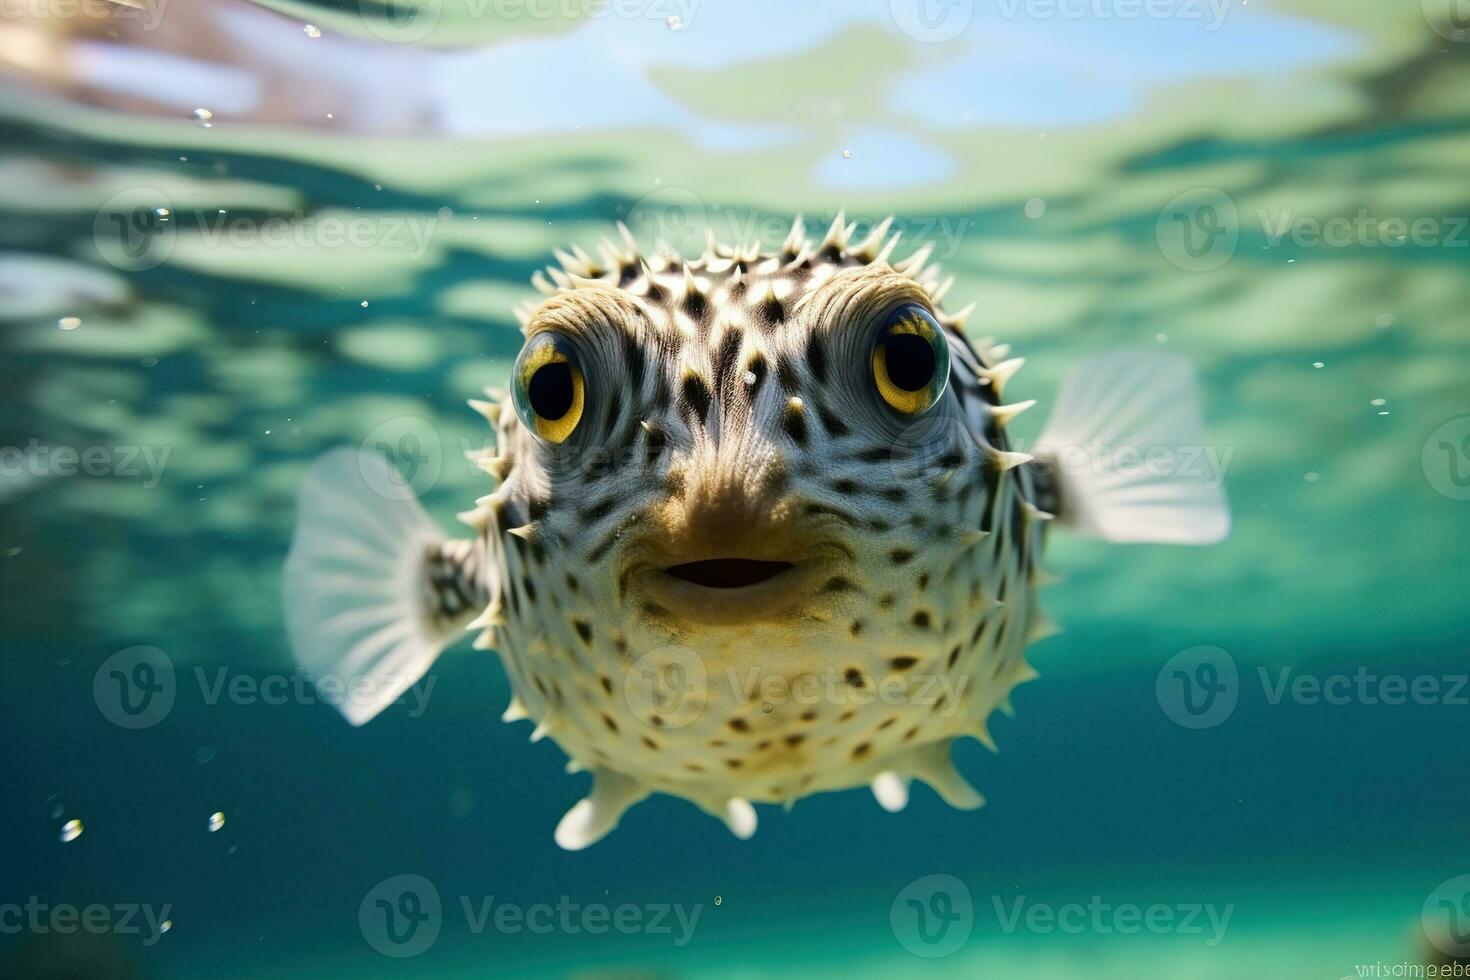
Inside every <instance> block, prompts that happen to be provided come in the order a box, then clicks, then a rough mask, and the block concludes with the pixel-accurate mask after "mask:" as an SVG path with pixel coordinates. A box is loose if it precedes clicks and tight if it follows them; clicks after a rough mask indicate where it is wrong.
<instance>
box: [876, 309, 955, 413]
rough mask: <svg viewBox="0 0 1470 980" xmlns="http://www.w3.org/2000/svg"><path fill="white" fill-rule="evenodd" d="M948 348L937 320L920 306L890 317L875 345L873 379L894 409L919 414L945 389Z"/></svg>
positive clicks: (937, 398)
mask: <svg viewBox="0 0 1470 980" xmlns="http://www.w3.org/2000/svg"><path fill="white" fill-rule="evenodd" d="M948 374H949V365H948V348H947V346H946V345H945V342H944V339H943V338H942V337H941V336H940V334H939V330H938V328H937V327H936V325H935V324H934V321H933V320H931V319H930V318H929V316H928V315H927V314H925V313H924V312H923V311H922V310H920V309H919V308H917V307H913V306H910V307H906V308H904V309H902V310H900V311H898V313H897V314H896V315H895V316H894V317H893V318H892V319H891V320H890V322H889V323H888V325H887V326H886V327H884V328H883V332H882V333H881V334H880V335H879V337H878V342H877V344H875V345H874V346H873V381H874V382H875V383H876V384H877V386H878V394H879V395H881V396H882V398H883V400H884V401H885V402H887V403H888V406H889V407H890V408H892V409H894V410H895V411H898V412H902V413H903V414H905V415H918V414H919V413H921V412H925V411H928V410H929V408H931V407H932V406H933V405H934V403H935V402H936V401H938V400H939V396H940V395H941V394H943V393H944V387H945V382H946V380H947V378H948Z"/></svg>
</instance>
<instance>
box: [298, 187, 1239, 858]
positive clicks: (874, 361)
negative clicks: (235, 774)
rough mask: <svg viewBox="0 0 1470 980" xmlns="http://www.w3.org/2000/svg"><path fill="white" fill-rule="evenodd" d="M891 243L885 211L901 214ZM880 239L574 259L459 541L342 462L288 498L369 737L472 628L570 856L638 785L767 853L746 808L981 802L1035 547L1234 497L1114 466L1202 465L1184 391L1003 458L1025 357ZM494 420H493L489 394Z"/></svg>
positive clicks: (1130, 531) (316, 664) (312, 649)
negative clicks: (297, 497)
mask: <svg viewBox="0 0 1470 980" xmlns="http://www.w3.org/2000/svg"><path fill="white" fill-rule="evenodd" d="M890 221H891V219H890ZM890 221H885V222H883V223H881V224H879V225H877V226H876V227H875V228H873V230H872V232H871V234H869V235H867V236H866V237H864V238H863V240H861V241H853V237H854V232H855V227H852V226H849V225H848V224H847V223H846V222H845V221H844V219H843V218H842V217H841V216H839V217H838V219H837V220H836V221H835V222H834V223H833V224H832V226H831V230H830V231H828V233H827V234H826V236H825V237H824V238H823V239H822V240H821V241H819V242H816V243H815V244H813V243H811V242H809V241H808V240H807V238H806V237H805V235H804V233H803V225H802V222H801V219H800V218H798V219H797V221H796V223H795V225H794V226H793V228H792V233H791V235H790V236H789V238H788V239H787V240H786V242H785V243H784V245H783V246H782V247H781V248H780V249H778V250H776V251H774V252H766V251H761V250H760V249H759V248H758V247H756V248H740V247H734V248H732V247H727V246H721V245H716V244H714V243H713V242H711V244H710V246H709V247H708V248H707V249H706V251H705V252H704V254H703V255H701V256H700V257H698V258H694V259H690V260H684V259H681V258H680V257H679V256H678V255H676V254H674V253H673V252H672V250H670V249H668V248H667V247H666V246H660V248H659V250H658V251H657V253H656V254H654V255H651V256H649V257H647V258H645V257H643V256H641V255H640V254H639V251H638V248H637V246H636V244H635V242H634V240H633V237H632V236H631V235H630V234H629V233H628V232H627V229H626V228H623V227H621V226H620V230H621V232H622V238H623V245H622V246H616V245H612V244H609V243H604V246H603V250H602V251H603V258H602V260H601V261H598V260H596V259H593V258H591V257H589V256H588V255H586V254H585V253H584V252H582V251H581V250H578V249H575V248H574V249H573V251H572V254H566V253H563V252H557V258H558V260H559V262H560V267H559V268H558V267H552V268H549V269H548V270H547V271H546V274H545V275H542V274H539V273H538V274H537V276H535V277H534V279H533V282H534V284H535V285H536V286H537V287H538V289H539V290H540V291H541V292H542V293H543V294H545V299H544V300H543V301H542V302H541V304H540V305H539V306H536V307H535V308H534V309H528V310H526V311H523V316H522V319H523V321H524V333H525V338H526V339H525V344H524V347H523V348H522V350H521V352H520V355H519V357H518V358H517V360H516V362H515V366H514V368H513V377H512V378H511V379H510V381H511V394H510V397H509V402H510V405H511V407H512V410H510V411H505V410H503V406H504V405H505V400H504V399H500V400H494V401H490V402H478V401H472V402H471V403H470V404H471V405H472V406H473V407H474V408H475V409H477V410H478V411H479V412H480V413H481V414H482V415H484V416H485V418H486V419H488V420H489V422H490V424H491V426H492V427H493V429H494V434H495V446H496V449H495V450H492V451H490V452H487V453H484V454H472V455H474V457H475V459H476V461H477V462H478V463H479V464H480V467H481V468H482V469H483V470H484V471H485V472H486V473H488V474H489V475H491V476H493V477H494V478H495V479H496V480H497V481H499V487H498V489H496V490H495V492H493V493H490V494H488V495H486V496H483V497H481V498H480V499H479V500H478V501H476V506H475V508H474V509H473V510H470V511H468V512H467V513H464V514H461V515H460V517H461V519H462V520H463V521H464V522H465V523H466V524H468V525H469V527H470V528H472V529H473V531H474V536H473V537H470V538H465V539H456V540H445V538H444V537H443V535H442V534H441V533H440V532H439V531H438V530H436V529H435V527H434V526H433V524H432V523H431V522H430V521H429V518H428V517H427V515H426V514H425V513H424V511H423V509H422V508H421V507H420V505H419V504H418V503H417V501H416V500H413V499H412V498H411V496H410V497H409V499H390V498H392V497H394V496H395V494H392V493H385V492H383V488H385V487H389V486H393V485H396V484H390V482H389V480H388V477H389V476H390V475H392V474H391V472H390V470H389V466H390V464H389V463H388V461H387V460H385V459H383V458H382V457H381V456H377V455H374V454H370V453H360V452H356V451H348V450H336V451H332V452H330V453H328V454H327V455H326V456H324V457H323V458H322V459H321V460H319V461H318V462H317V463H316V464H315V465H314V467H313V469H312V471H311V472H310V474H309V476H308V478H307V482H306V484H305V487H304V489H303V491H302V499H301V507H300V513H299V519H298V525H297V533H296V538H295V542H294V544H293V547H292V551H291V555H290V557H289V559H288V561H287V565H286V574H285V580H284V590H285V600H286V620H287V626H288V631H289V633H290V638H291V642H292V646H293V648H294V651H295V654H296V656H297V659H298V661H299V662H300V664H301V665H302V667H303V669H304V670H305V671H307V672H308V673H311V674H314V675H316V676H317V677H318V678H319V679H320V678H321V677H323V676H331V677H333V678H335V679H336V680H337V681H338V682H345V683H348V684H355V685H358V686H357V687H356V688H355V689H356V690H358V691H360V692H363V691H365V692H367V693H366V695H364V696H359V697H355V698H350V699H347V700H346V702H345V703H343V705H342V711H343V713H344V714H345V715H346V716H347V718H348V720H349V721H351V722H352V723H353V724H361V723H363V722H365V721H367V720H368V719H370V718H371V717H373V716H374V715H375V714H377V713H378V712H379V711H381V710H382V709H383V708H384V707H385V706H387V705H388V704H390V703H392V702H393V701H394V700H395V699H397V698H398V697H399V696H400V695H401V694H402V693H403V692H404V691H405V690H407V689H408V688H409V687H410V686H411V685H413V684H414V683H416V682H417V681H418V680H419V679H420V678H421V677H422V676H423V674H424V673H425V672H426V671H427V670H428V669H429V667H430V665H431V664H432V663H433V661H434V660H435V658H436V657H437V656H438V654H439V653H440V651H441V650H442V649H443V648H444V647H445V646H447V645H448V644H450V643H451V642H452V641H453V640H454V639H455V637H457V636H459V635H461V634H462V633H464V632H465V631H466V630H469V631H470V632H472V633H474V634H475V635H476V639H475V643H474V645H475V646H476V647H477V648H481V649H494V650H495V651H496V652H498V653H499V655H500V658H501V661H502V663H503V664H504V667H505V671H506V673H507V675H508V676H509V679H510V683H511V686H512V689H513V692H514V693H513V696H512V699H511V702H510V706H509V708H508V709H507V710H506V711H505V713H504V716H503V717H504V719H505V720H507V721H515V720H520V719H529V720H531V721H533V722H534V723H535V731H534V733H533V735H532V738H533V739H539V738H542V737H543V736H549V737H551V738H552V739H554V740H555V741H556V742H557V744H558V745H560V746H561V748H562V749H563V750H565V752H566V753H567V755H568V756H569V762H568V766H567V768H568V771H571V772H576V771H579V770H589V771H590V772H591V774H592V777H593V782H592V787H591V791H590V793H589V794H588V795H587V797H586V798H585V799H583V800H581V801H580V802H578V803H577V804H576V805H575V806H573V807H572V808H571V809H570V811H568V813H567V814H566V815H565V816H564V817H563V818H562V820H561V822H560V823H559V824H558V826H557V828H556V834H555V837H556V841H557V843H558V844H560V845H561V846H562V847H564V848H568V849H578V848H583V847H586V846H588V845H589V844H591V843H593V842H595V841H597V840H598V839H600V838H601V837H603V836H604V835H605V834H607V833H608V832H609V831H610V830H612V829H613V828H614V827H615V826H616V825H617V823H618V821H619V819H620V818H621V816H622V814H623V813H624V812H625V811H626V810H627V808H628V807H629V806H631V805H632V804H634V803H636V802H638V801H639V800H641V799H643V798H644V797H646V796H648V795H649V794H650V793H653V792H661V793H668V794H671V795H674V796H680V797H683V798H685V799H687V800H690V801H691V802H693V803H695V804H696V805H698V806H699V807H700V808H702V809H704V810H705V811H707V812H709V813H711V814H713V815H715V816H717V817H719V818H721V819H723V820H724V821H725V823H726V824H727V825H728V826H729V827H730V829H731V830H732V831H733V832H734V833H735V834H737V835H738V836H740V837H748V836H749V835H750V834H752V833H753V832H754V831H755V826H756V814H755V810H754V808H753V806H752V805H751V804H752V801H754V802H763V803H783V804H786V805H788V806H789V805H790V804H791V803H792V802H793V801H795V800H796V799H798V798H800V797H803V796H806V795H808V794H811V793H817V792H822V791H827V790H841V789H847V788H850V787H857V786H863V785H869V786H871V788H872V791H873V792H874V794H875V795H876V797H877V799H878V802H879V803H880V804H881V805H882V806H884V807H885V808H887V809H889V810H899V809H902V808H903V807H904V805H905V804H906V802H907V798H908V789H909V785H910V783H911V781H912V780H914V779H919V780H921V781H923V782H925V783H927V784H928V785H929V786H931V787H932V788H933V789H934V790H935V791H936V792H937V793H938V794H939V795H940V796H941V797H942V798H943V799H944V800H946V801H947V802H948V803H950V804H951V805H953V806H956V807H960V808H966V809H969V808H974V807H978V806H980V805H981V804H982V802H983V800H982V798H981V796H980V795H979V794H978V793H977V792H976V791H975V789H974V788H973V787H971V786H970V784H969V783H968V782H966V780H965V779H964V778H963V777H962V776H961V775H960V774H959V772H958V771H957V770H956V769H955V767H954V765H953V763H952V761H951V759H950V747H951V743H952V742H953V741H954V740H955V739H957V738H962V737H966V736H969V737H973V738H976V739H979V740H980V741H981V742H983V743H985V744H986V745H988V746H991V747H992V748H993V743H992V741H991V738H990V735H989V733H988V731H987V727H986V721H987V718H988V716H989V715H990V713H991V712H992V711H994V710H995V709H996V708H997V707H1008V706H1009V705H1008V697H1009V694H1010V692H1011V690H1012V688H1014V687H1015V686H1016V685H1017V684H1020V683H1021V682H1023V681H1026V680H1028V679H1030V678H1032V677H1034V676H1035V674H1034V672H1033V671H1032V669H1031V667H1030V666H1029V665H1028V664H1027V662H1026V660H1025V657H1024V649H1025V647H1026V645H1027V644H1028V643H1029V642H1031V641H1034V640H1036V639H1037V638H1039V637H1041V636H1044V635H1046V634H1048V633H1049V632H1050V631H1051V630H1052V626H1051V623H1050V621H1049V620H1048V619H1047V617H1046V616H1045V615H1043V613H1042V612H1041V610H1040V608H1039V607H1038V605H1037V601H1036V590H1037V587H1038V586H1039V585H1040V584H1043V583H1044V581H1045V574H1044V573H1043V571H1042V569H1041V566H1040V564H1039V558H1040V555H1041V550H1042V544H1043V540H1044V537H1045V533H1046V528H1047V527H1048V525H1049V524H1056V525H1061V526H1066V527H1069V528H1070V529H1072V530H1074V531H1077V532H1080V533H1083V534H1089V535H1092V536H1097V537H1103V538H1107V539H1110V540H1115V541H1155V542H1174V543H1208V542H1213V541H1216V540H1219V539H1221V538H1222V537H1224V535H1225V534H1226V532H1227V530H1228V526H1229V516H1228V511H1227V509H1226V505H1225V500H1224V495H1223V493H1222V491H1221V490H1220V489H1218V484H1217V483H1216V484H1214V485H1210V482H1209V481H1206V480H1204V479H1203V478H1202V476H1201V474H1199V473H1198V472H1195V471H1191V470H1189V468H1187V467H1179V468H1178V470H1177V471H1166V472H1159V467H1157V466H1155V467H1151V468H1148V469H1146V470H1145V469H1143V468H1132V469H1129V468H1119V467H1117V466H1113V465H1110V461H1111V460H1113V459H1114V458H1115V457H1116V453H1117V451H1118V450H1119V449H1128V450H1133V451H1137V452H1140V453H1146V452H1147V451H1148V450H1150V449H1154V448H1162V449H1163V450H1164V451H1166V452H1169V451H1173V452H1174V455H1173V457H1172V458H1175V459H1177V458H1179V453H1178V451H1179V450H1183V449H1187V448H1188V447H1200V446H1202V445H1203V441H1202V432H1201V425H1200V421H1199V409H1198V400H1197V396H1196V394H1195V389H1194V381H1193V376H1192V373H1191V371H1190V369H1189V367H1188V365H1187V364H1184V363H1183V362H1181V361H1180V360H1178V359H1177V358H1173V357H1169V356H1164V355H1161V354H1158V353H1148V354H1112V355H1104V356H1102V357H1099V358H1096V359H1094V360H1092V361H1090V362H1087V363H1085V364H1084V365H1082V366H1081V367H1079V368H1078V369H1077V370H1076V371H1075V372H1074V374H1073V375H1072V376H1071V378H1070V379H1069V381H1068V382H1067V384H1066V385H1065V386H1064V388H1063V390H1062V393H1061V396H1060V399H1059V405H1058V407H1057V409H1056V410H1055V411H1054V413H1053V415H1052V417H1051V420H1050V421H1049V422H1048V424H1047V426H1046V429H1045V432H1044V434H1043V435H1042V437H1041V438H1040V439H1039V440H1038V442H1037V444H1036V446H1035V447H1033V449H1032V451H1031V452H1029V453H1025V452H1019V451H1015V450H1014V449H1012V448H1011V441H1010V440H1009V439H1008V438H1007V434H1006V427H1007V424H1008V423H1009V422H1010V421H1011V420H1012V419H1013V418H1015V416H1016V415H1017V414H1019V413H1020V412H1022V411H1023V410H1025V409H1026V408H1028V407H1029V406H1030V405H1031V404H1032V403H1031V402H1019V403H1007V402H1005V401H1004V400H1003V396H1004V391H1005V389H1006V387H1007V384H1008V382H1009V381H1010V379H1011V377H1012V376H1013V375H1014V374H1015V373H1016V370H1017V369H1018V368H1019V367H1020V366H1021V364H1022V360H1021V359H1020V358H1008V352H1007V350H1006V348H1005V347H1004V346H1000V345H991V344H989V343H986V342H977V343H971V342H970V341H969V340H968V339H967V338H966V335H965V334H964V333H963V332H962V326H963V325H964V322H965V321H966V320H967V319H968V318H969V317H970V316H971V315H972V312H973V304H972V306H971V307H968V308H966V309H965V310H962V311H960V312H958V313H955V314H953V315H949V314H946V313H945V312H944V310H943V309H942V308H941V306H940V303H941V300H942V299H943V297H944V295H945V293H946V292H947V291H948V290H949V287H950V284H951V282H952V280H945V281H943V282H941V281H940V280H939V278H938V276H937V272H936V270H935V269H934V268H933V267H932V266H930V265H929V264H928V258H929V254H930V252H929V249H928V248H924V249H920V250H919V251H918V252H916V253H914V254H913V255H911V256H909V257H908V258H906V259H904V260H902V261H897V262H890V258H891V256H892V254H893V251H894V246H895V243H896V240H897V237H898V236H897V235H894V236H893V237H892V238H888V237H887V232H888V228H889V224H890ZM492 396H493V395H492Z"/></svg>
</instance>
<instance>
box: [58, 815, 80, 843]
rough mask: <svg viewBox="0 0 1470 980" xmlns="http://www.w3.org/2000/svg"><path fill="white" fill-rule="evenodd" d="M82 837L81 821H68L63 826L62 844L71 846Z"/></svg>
mask: <svg viewBox="0 0 1470 980" xmlns="http://www.w3.org/2000/svg"><path fill="white" fill-rule="evenodd" d="M80 836H82V822H81V821H80V820H68V821H67V822H66V823H64V824H62V825H61V842H62V843H63V844H70V843H71V842H72V841H74V840H76V839H77V838H78V837H80Z"/></svg>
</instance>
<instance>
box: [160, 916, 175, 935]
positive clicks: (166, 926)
mask: <svg viewBox="0 0 1470 980" xmlns="http://www.w3.org/2000/svg"><path fill="white" fill-rule="evenodd" d="M173 927H174V920H173V919H164V920H163V921H162V922H160V923H159V924H158V931H159V932H168V931H169V930H170V929H172V928H173Z"/></svg>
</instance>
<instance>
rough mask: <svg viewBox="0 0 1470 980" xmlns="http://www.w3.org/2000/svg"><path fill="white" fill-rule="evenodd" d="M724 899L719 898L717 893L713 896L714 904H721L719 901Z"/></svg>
mask: <svg viewBox="0 0 1470 980" xmlns="http://www.w3.org/2000/svg"><path fill="white" fill-rule="evenodd" d="M724 901H725V900H724V899H723V898H721V897H720V896H719V895H716V896H715V904H716V905H719V904H721V903H722V902H724Z"/></svg>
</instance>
